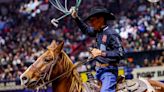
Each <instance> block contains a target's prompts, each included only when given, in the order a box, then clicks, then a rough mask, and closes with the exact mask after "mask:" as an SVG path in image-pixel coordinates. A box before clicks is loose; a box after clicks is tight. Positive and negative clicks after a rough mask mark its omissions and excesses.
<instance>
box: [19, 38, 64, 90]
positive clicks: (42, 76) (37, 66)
mask: <svg viewBox="0 0 164 92" xmlns="http://www.w3.org/2000/svg"><path fill="white" fill-rule="evenodd" d="M63 45H64V42H61V43H60V44H59V45H57V44H56V42H55V41H53V42H52V43H51V45H49V46H48V50H47V51H45V52H44V53H43V54H42V55H41V56H40V57H39V58H38V59H37V60H36V61H35V62H34V63H33V64H32V65H31V66H30V67H29V68H28V69H27V70H26V71H25V72H24V73H23V74H22V75H21V76H20V79H21V84H22V85H24V86H25V87H27V88H32V89H34V88H37V87H38V86H39V85H40V84H43V83H44V82H47V81H49V80H52V77H55V74H56V75H57V74H61V70H59V67H60V64H59V62H60V60H61V53H62V48H63ZM57 66H58V67H57ZM53 70H55V71H56V72H55V73H54V71H53ZM52 72H53V75H52Z"/></svg>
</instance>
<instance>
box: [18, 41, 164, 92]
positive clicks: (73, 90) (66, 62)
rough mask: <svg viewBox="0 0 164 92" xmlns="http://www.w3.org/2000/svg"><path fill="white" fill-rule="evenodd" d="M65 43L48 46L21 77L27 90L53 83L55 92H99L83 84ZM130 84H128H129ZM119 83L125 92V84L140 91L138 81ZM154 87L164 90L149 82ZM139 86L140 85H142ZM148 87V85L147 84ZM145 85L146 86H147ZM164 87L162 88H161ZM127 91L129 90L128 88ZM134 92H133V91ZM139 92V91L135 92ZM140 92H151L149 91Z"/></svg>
mask: <svg viewBox="0 0 164 92" xmlns="http://www.w3.org/2000/svg"><path fill="white" fill-rule="evenodd" d="M63 45H64V43H63V42H62V43H60V44H59V45H57V44H56V42H55V41H53V42H52V43H51V45H49V46H48V50H47V51H45V52H44V53H43V54H42V55H41V56H40V57H39V58H38V59H37V60H36V61H35V62H34V63H33V64H32V65H31V66H30V67H29V68H28V69H27V70H26V71H25V72H24V73H23V74H22V75H21V77H20V79H21V84H22V85H24V86H25V87H27V88H31V89H35V88H40V87H43V86H46V85H47V84H49V83H52V88H53V91H54V92H99V91H98V90H92V89H90V88H89V87H87V86H88V85H85V84H83V83H82V80H81V78H80V75H79V73H78V72H77V70H76V65H73V63H72V61H71V60H70V58H69V57H68V56H67V54H66V53H65V52H64V51H63V50H62V49H63ZM127 82H128V83H127ZM127 82H126V83H125V82H123V84H122V83H119V84H118V85H121V86H119V88H120V90H117V92H128V91H123V90H124V89H125V88H126V87H127V85H125V87H124V86H123V85H124V84H129V89H131V90H133V89H134V90H136V89H138V87H139V86H138V85H136V84H137V81H127ZM139 83H140V84H144V82H138V84H139ZM149 83H150V84H153V83H154V84H153V86H156V87H159V86H160V87H161V88H164V86H163V84H162V83H161V84H159V83H155V82H153V81H149ZM140 84H139V85H140ZM145 85H146V84H145ZM145 85H144V86H145ZM161 85H162V86H161ZM130 87H131V88H130ZM126 89H127V88H126ZM132 92H133V91H132ZM134 92H137V91H134ZM138 92H150V91H148V90H146V89H145V90H144V91H138ZM151 92H152V91H151ZM155 92H164V91H163V89H160V90H159V89H158V91H155Z"/></svg>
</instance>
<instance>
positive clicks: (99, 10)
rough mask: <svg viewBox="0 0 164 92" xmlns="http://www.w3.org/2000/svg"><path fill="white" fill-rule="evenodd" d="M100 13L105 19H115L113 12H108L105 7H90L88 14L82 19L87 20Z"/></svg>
mask: <svg viewBox="0 0 164 92" xmlns="http://www.w3.org/2000/svg"><path fill="white" fill-rule="evenodd" d="M97 15H101V16H103V17H104V18H105V19H106V20H115V16H114V15H113V13H110V12H109V11H108V10H107V9H106V8H93V9H91V11H90V13H89V16H88V17H87V18H85V19H84V21H88V20H89V19H90V18H91V17H93V16H97Z"/></svg>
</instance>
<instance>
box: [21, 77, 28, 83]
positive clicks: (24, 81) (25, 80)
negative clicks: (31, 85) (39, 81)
mask: <svg viewBox="0 0 164 92" xmlns="http://www.w3.org/2000/svg"><path fill="white" fill-rule="evenodd" d="M21 79H22V83H23V84H24V85H26V84H27V83H28V80H29V79H28V77H26V76H23V77H22V78H21Z"/></svg>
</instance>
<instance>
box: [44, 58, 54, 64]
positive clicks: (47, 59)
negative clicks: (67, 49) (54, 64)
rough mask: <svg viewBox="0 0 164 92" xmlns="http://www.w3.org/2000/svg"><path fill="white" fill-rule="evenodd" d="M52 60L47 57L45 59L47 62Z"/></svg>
mask: <svg viewBox="0 0 164 92" xmlns="http://www.w3.org/2000/svg"><path fill="white" fill-rule="evenodd" d="M51 60H52V59H51V58H45V60H44V61H45V62H46V63H48V62H50V61H51Z"/></svg>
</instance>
